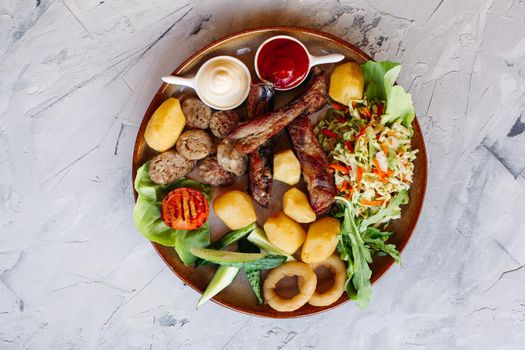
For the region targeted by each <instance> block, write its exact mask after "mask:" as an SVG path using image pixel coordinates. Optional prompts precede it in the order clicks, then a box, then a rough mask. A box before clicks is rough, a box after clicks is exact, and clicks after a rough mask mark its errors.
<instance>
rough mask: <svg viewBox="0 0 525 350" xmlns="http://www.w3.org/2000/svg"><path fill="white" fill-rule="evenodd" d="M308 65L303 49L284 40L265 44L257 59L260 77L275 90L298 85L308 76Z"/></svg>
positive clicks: (291, 41) (288, 40) (290, 41)
mask: <svg viewBox="0 0 525 350" xmlns="http://www.w3.org/2000/svg"><path fill="white" fill-rule="evenodd" d="M309 65H310V59H309V58H308V54H307V52H306V50H305V49H304V47H303V46H301V45H300V44H299V43H297V42H296V41H293V40H290V39H285V38H278V39H275V40H272V41H270V42H268V43H267V44H265V45H264V46H263V47H262V48H261V50H260V51H259V56H258V57H257V69H258V70H259V75H260V77H261V78H262V79H264V80H267V81H270V82H272V83H273V84H274V85H275V87H276V88H277V89H289V88H292V87H295V86H297V85H299V84H300V83H301V82H302V81H303V79H304V77H305V76H306V75H307V74H308V68H309Z"/></svg>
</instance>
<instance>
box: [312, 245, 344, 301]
mask: <svg viewBox="0 0 525 350" xmlns="http://www.w3.org/2000/svg"><path fill="white" fill-rule="evenodd" d="M309 266H310V268H311V269H312V271H315V270H316V269H317V268H318V267H321V266H324V267H326V268H328V269H329V270H330V272H331V273H332V274H333V275H334V285H333V286H332V288H330V289H329V290H327V291H326V292H324V293H318V292H317V291H314V293H313V295H312V297H311V298H310V300H308V304H310V305H313V306H327V305H330V304H333V303H335V302H336V301H337V299H339V298H340V297H341V295H342V294H343V292H344V290H345V282H346V266H345V263H344V262H343V260H341V258H340V257H338V256H337V255H335V254H334V255H332V256H330V257H329V258H328V259H326V260H323V261H321V262H317V263H312V264H309Z"/></svg>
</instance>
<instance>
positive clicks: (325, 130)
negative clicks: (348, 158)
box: [321, 129, 337, 139]
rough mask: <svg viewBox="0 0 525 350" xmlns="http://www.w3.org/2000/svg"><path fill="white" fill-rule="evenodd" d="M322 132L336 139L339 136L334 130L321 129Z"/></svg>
mask: <svg viewBox="0 0 525 350" xmlns="http://www.w3.org/2000/svg"><path fill="white" fill-rule="evenodd" d="M321 132H322V133H323V134H324V135H326V136H328V137H333V138H334V139H336V138H337V134H336V133H335V132H333V131H330V130H328V129H323V130H321Z"/></svg>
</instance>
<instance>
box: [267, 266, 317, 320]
mask: <svg viewBox="0 0 525 350" xmlns="http://www.w3.org/2000/svg"><path fill="white" fill-rule="evenodd" d="M291 276H297V277H298V281H299V283H298V285H299V294H297V295H296V296H294V297H293V298H290V299H283V298H281V297H280V296H278V295H277V293H276V292H275V287H276V286H277V283H278V282H279V281H280V280H281V279H283V278H285V277H291ZM316 286H317V276H316V274H315V272H314V271H313V270H312V269H311V268H310V266H308V264H305V263H303V262H298V261H291V262H288V263H286V264H284V265H281V266H279V267H277V268H275V269H273V270H271V271H270V272H269V273H268V275H267V276H266V279H265V280H264V284H263V293H264V299H265V300H266V302H267V303H268V305H270V307H271V308H272V309H274V310H277V311H295V310H297V309H299V308H300V307H301V306H303V305H304V304H306V303H307V302H308V300H310V298H311V297H312V295H313V294H314V292H315V287H316Z"/></svg>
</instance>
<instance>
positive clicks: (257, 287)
mask: <svg viewBox="0 0 525 350" xmlns="http://www.w3.org/2000/svg"><path fill="white" fill-rule="evenodd" d="M245 271H246V277H248V282H250V286H252V289H253V292H254V293H255V296H256V297H257V302H258V303H259V305H262V304H263V296H262V291H261V270H252V269H246V270H245Z"/></svg>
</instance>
